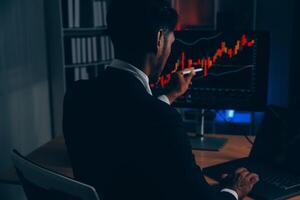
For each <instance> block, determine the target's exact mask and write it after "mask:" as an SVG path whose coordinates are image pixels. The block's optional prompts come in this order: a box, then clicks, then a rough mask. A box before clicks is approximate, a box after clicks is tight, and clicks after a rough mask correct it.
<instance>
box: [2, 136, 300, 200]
mask: <svg viewBox="0 0 300 200" xmlns="http://www.w3.org/2000/svg"><path fill="white" fill-rule="evenodd" d="M213 136H214V137H225V138H227V139H228V143H227V144H226V145H225V146H224V147H223V148H222V149H221V150H220V151H218V152H213V151H193V153H194V155H195V158H196V161H197V163H198V164H199V165H200V166H201V167H203V168H204V167H209V166H212V165H216V164H220V163H223V162H227V161H230V160H234V159H238V158H243V157H246V156H247V155H248V154H249V152H250V150H251V145H250V144H249V142H248V141H247V140H246V139H245V138H244V137H243V136H229V135H213ZM252 139H254V138H252ZM28 158H29V159H30V160H32V161H34V162H36V163H38V164H40V165H42V166H44V167H46V168H48V169H51V170H54V171H56V172H58V173H61V174H64V175H66V176H69V177H73V171H72V168H71V164H70V161H69V158H68V155H67V149H66V146H65V143H64V138H63V137H58V138H56V139H54V140H52V141H50V142H48V143H47V144H45V145H43V146H41V147H40V148H38V149H36V150H35V151H33V152H32V153H31V154H29V156H28ZM207 180H208V182H209V183H211V184H213V183H215V182H214V181H213V180H211V179H209V178H208V179H207ZM0 182H4V183H9V184H20V182H19V180H18V177H17V176H16V172H15V171H14V170H13V169H11V170H9V171H7V172H5V173H1V174H0ZM245 200H250V198H246V199H245ZM290 200H300V196H298V197H294V198H291V199H290Z"/></svg>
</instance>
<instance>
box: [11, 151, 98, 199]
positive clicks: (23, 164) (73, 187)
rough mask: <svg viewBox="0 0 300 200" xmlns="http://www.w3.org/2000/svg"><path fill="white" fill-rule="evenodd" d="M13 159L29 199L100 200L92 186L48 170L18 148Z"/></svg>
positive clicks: (13, 153) (13, 154) (13, 152)
mask: <svg viewBox="0 0 300 200" xmlns="http://www.w3.org/2000/svg"><path fill="white" fill-rule="evenodd" d="M12 160H13V163H14V165H15V168H16V170H17V174H18V177H19V179H20V181H21V183H22V186H23V189H24V191H25V194H26V196H27V198H28V200H41V199H43V200H100V199H99V197H98V194H97V192H96V190H95V189H94V188H93V187H92V186H89V185H86V184H83V183H80V182H78V181H75V180H73V179H71V178H68V177H65V176H63V175H60V174H57V173H55V172H53V171H50V170H47V169H45V168H44V167H41V166H39V165H37V164H35V163H33V162H31V161H29V160H28V159H26V158H25V157H24V156H22V155H21V154H20V153H19V152H18V151H16V150H13V151H12Z"/></svg>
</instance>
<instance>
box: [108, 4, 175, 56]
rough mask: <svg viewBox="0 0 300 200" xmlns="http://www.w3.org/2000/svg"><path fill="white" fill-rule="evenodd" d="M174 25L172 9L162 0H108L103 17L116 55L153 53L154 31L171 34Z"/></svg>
mask: <svg viewBox="0 0 300 200" xmlns="http://www.w3.org/2000/svg"><path fill="white" fill-rule="evenodd" d="M177 22H178V14H177V12H176V10H174V9H173V8H172V7H171V6H170V3H169V2H167V1H165V0H112V2H111V4H110V8H109V11H108V15H107V23H108V32H109V35H110V37H111V39H112V42H113V44H114V47H115V50H116V54H117V55H118V53H119V54H130V53H131V54H136V56H143V55H145V54H146V53H149V52H154V53H155V51H156V37H157V33H158V31H159V30H160V29H163V30H164V31H165V32H171V31H174V30H175V28H176V25H177Z"/></svg>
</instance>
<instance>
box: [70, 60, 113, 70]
mask: <svg viewBox="0 0 300 200" xmlns="http://www.w3.org/2000/svg"><path fill="white" fill-rule="evenodd" d="M110 63H111V60H107V61H101V62H98V63H84V64H70V65H65V68H82V67H93V66H99V65H108V64H110Z"/></svg>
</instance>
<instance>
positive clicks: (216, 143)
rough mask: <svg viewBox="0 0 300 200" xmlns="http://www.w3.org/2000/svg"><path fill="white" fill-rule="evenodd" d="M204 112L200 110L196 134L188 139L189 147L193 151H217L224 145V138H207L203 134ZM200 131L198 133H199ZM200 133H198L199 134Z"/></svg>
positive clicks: (225, 141)
mask: <svg viewBox="0 0 300 200" xmlns="http://www.w3.org/2000/svg"><path fill="white" fill-rule="evenodd" d="M204 114H205V110H204V109H202V110H201V124H200V126H201V127H200V128H197V133H196V134H195V135H194V136H193V137H191V138H190V141H191V146H192V148H193V149H195V150H206V151H219V150H220V149H221V148H222V147H223V146H224V145H225V144H226V143H227V139H226V138H217V137H208V136H205V134H204V122H205V115H204ZM199 130H200V131H199ZM199 132H200V133H199Z"/></svg>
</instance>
